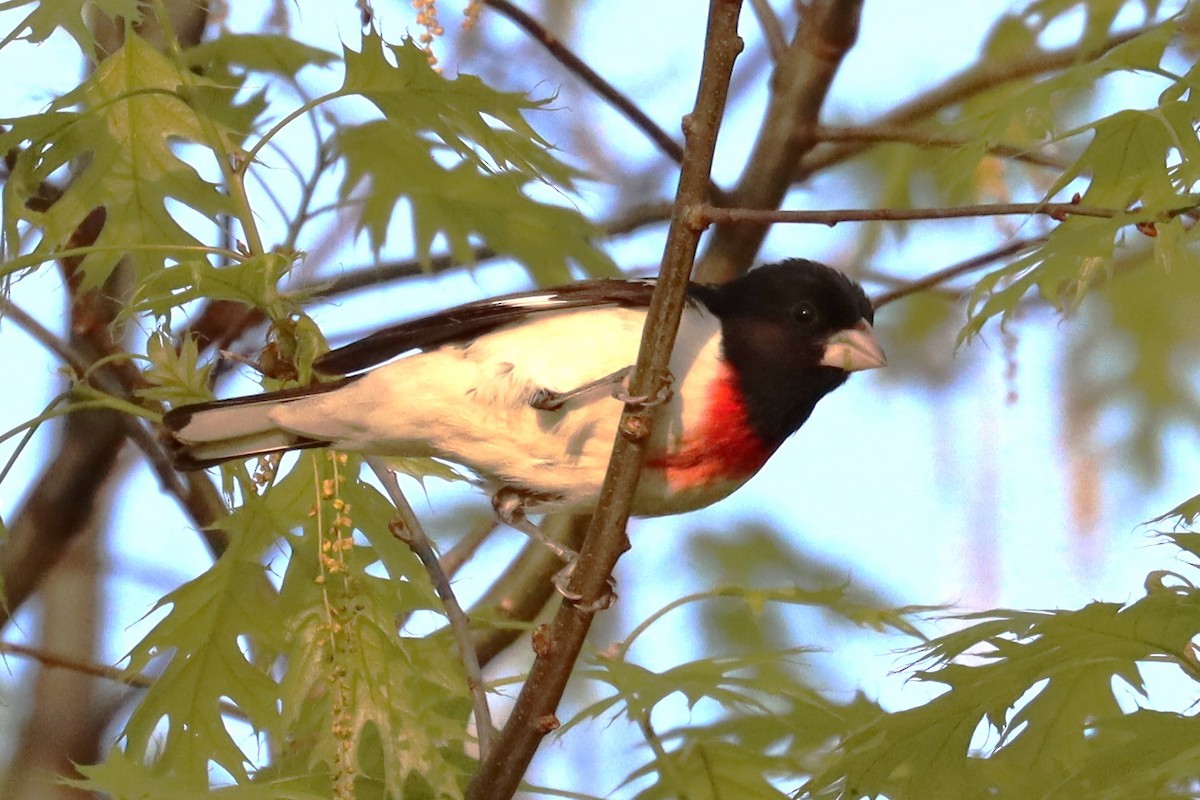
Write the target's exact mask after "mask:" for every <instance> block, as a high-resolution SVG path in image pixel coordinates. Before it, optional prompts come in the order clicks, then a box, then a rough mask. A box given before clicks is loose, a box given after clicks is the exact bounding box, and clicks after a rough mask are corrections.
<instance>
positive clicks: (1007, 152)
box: [817, 125, 1068, 171]
mask: <svg viewBox="0 0 1200 800" xmlns="http://www.w3.org/2000/svg"><path fill="white" fill-rule="evenodd" d="M817 139H818V140H820V141H821V142H856V143H862V144H880V143H893V142H900V143H904V144H912V145H916V146H918V147H944V148H957V147H963V146H965V145H967V144H968V143H969V141H968V140H967V139H966V138H964V137H956V136H947V135H945V134H936V133H933V132H932V131H927V130H921V129H919V128H913V127H911V126H907V125H847V126H833V125H822V126H821V127H820V128H818V129H817ZM987 152H988V153H989V154H991V155H993V156H996V157H998V158H1010V159H1012V160H1014V161H1023V162H1025V163H1026V164H1033V165H1035V166H1038V167H1048V168H1050V169H1057V170H1060V171H1065V170H1066V169H1067V167H1068V164H1067V162H1066V161H1064V160H1063V159H1061V158H1055V157H1054V156H1050V155H1046V154H1045V153H1041V152H1038V150H1037V149H1036V148H1032V149H1031V148H1027V147H1016V146H1014V145H1009V144H993V145H991V146H990V147H988V149H987Z"/></svg>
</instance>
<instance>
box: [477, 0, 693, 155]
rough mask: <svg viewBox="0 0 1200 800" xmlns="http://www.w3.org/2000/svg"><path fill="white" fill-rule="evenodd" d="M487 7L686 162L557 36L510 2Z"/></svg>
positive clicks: (493, 1)
mask: <svg viewBox="0 0 1200 800" xmlns="http://www.w3.org/2000/svg"><path fill="white" fill-rule="evenodd" d="M484 5H487V6H489V7H491V8H493V9H495V10H496V12H497V13H499V14H503V15H504V16H505V17H507V18H508V20H509V21H510V22H512V23H513V24H514V25H516V26H517V27H518V28H521V29H522V30H524V31H525V32H526V33H528V34H529V35H530V36H532V37H533V38H534V39H535V40H536V41H537V42H538V43H539V44H541V45H542V47H545V48H546V50H548V51H549V52H550V55H552V56H554V58H555V60H557V61H558V62H559V63H560V64H562V65H563V66H564V67H566V68H567V69H568V70H570V71H571V72H572V73H573V74H574V75H575V76H576V77H578V78H579V80H581V81H583V82H584V83H585V84H586V85H587V86H588V87H589V88H590V89H591V90H592V91H594V92H595V93H596V94H598V95H600V96H601V97H602V98H604V99H605V100H606V101H608V103H609V105H611V106H612V107H613V108H615V109H616V110H617V111H619V112H620V113H621V114H622V115H623V116H624V117H625V118H626V119H627V120H629V121H630V122H632V123H633V125H634V127H636V128H637V129H638V130H640V131H641V132H642V133H643V134H645V136H646V138H648V139H649V140H650V141H652V142H654V144H655V146H657V147H658V149H659V150H661V151H662V153H663V155H665V156H666V157H667V158H669V159H671V160H672V161H674V162H675V163H676V164H678V163H679V162H681V161H682V160H683V147H682V146H681V145H680V144H679V142H677V141H675V140H674V139H673V138H672V137H671V136H670V134H668V133H667V132H666V131H664V130H663V129H662V128H660V127H659V126H658V125H656V124H655V122H654V120H652V119H650V117H648V116H646V114H645V112H643V111H642V110H641V109H640V108H638V106H637V104H636V103H634V102H633V101H632V100H630V99H629V98H628V97H626V96H625V95H624V94H623V93H622V92H621V91H620V90H618V89H617V88H616V87H615V86H613V85H612V84H611V83H609V82H608V81H606V80H604V78H602V77H601V76H600V74H599V73H598V72H596V71H595V70H594V69H592V68H591V67H589V66H588V65H587V64H586V63H585V62H584V60H583V59H581V58H580V57H579V56H577V55H575V53H573V52H572V51H571V49H570V48H568V47H567V46H566V45H564V44H563V43H562V42H561V41H560V40H559V39H558V38H557V37H556V36H555V35H554V34H552V33H551V32H550V31H548V30H546V28H545V27H543V26H542V24H541V23H540V22H538V21H537V20H536V19H534V18H533V17H531V16H529V14H526V13H525V12H524V11H522V10H521V9H519V8H517V7H516V6H514V5H513V4H512V3H510V2H508V0H484Z"/></svg>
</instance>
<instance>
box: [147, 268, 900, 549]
mask: <svg viewBox="0 0 1200 800" xmlns="http://www.w3.org/2000/svg"><path fill="white" fill-rule="evenodd" d="M654 286H655V280H654V279H602V280H586V281H580V282H576V283H573V284H568V285H565V286H561V287H558V288H551V289H543V290H536V291H528V292H521V293H516V294H509V295H505V296H502V297H496V298H492V299H487V300H481V301H477V302H472V303H467V304H465V305H460V306H457V307H454V308H451V309H448V310H445V311H441V312H438V313H435V314H432V315H430V316H427V317H423V318H421V319H417V320H413V321H408V322H402V323H399V324H397V325H393V326H391V327H387V328H384V329H382V330H379V331H377V332H375V333H373V334H371V335H369V336H367V337H366V338H363V339H360V340H358V341H355V342H353V343H350V344H347V345H345V346H343V347H339V348H337V349H334V350H331V351H329V352H327V353H325V354H324V355H322V356H320V357H319V358H317V359H316V360H315V361H314V362H313V367H314V369H315V370H316V371H317V372H318V373H321V374H322V375H325V376H328V377H330V378H332V379H331V380H325V381H322V382H316V383H312V384H309V385H307V386H301V387H298V388H289V389H282V390H279V391H273V392H266V393H263V394H257V395H250V396H245V397H235V398H231V399H225V400H215V401H210V402H203V403H195V404H190V405H182V406H178V407H176V408H173V409H171V410H170V411H168V412H167V413H166V414H165V415H164V417H163V423H164V426H165V427H166V429H167V430H168V431H169V432H170V434H171V436H172V437H173V458H174V463H175V465H176V466H177V467H178V468H179V469H182V470H196V469H204V468H208V467H211V466H215V465H218V464H222V463H224V462H227V461H236V460H241V459H247V458H251V457H255V456H261V455H264V454H269V453H277V452H281V451H286V450H295V449H302V448H309V447H331V448H335V449H337V450H342V451H355V452H361V453H364V454H369V455H380V456H406V457H420V456H428V457H434V458H438V459H442V460H445V461H449V462H452V463H454V464H456V465H459V466H461V467H464V468H466V469H467V470H468V471H469V472H470V473H471V474H472V475H473V476H474V480H475V482H476V483H477V484H478V485H479V486H481V488H483V489H484V490H485V491H487V492H488V493H489V494H491V496H492V502H493V507H494V508H495V510H496V513H497V515H498V516H499V518H500V519H501V521H503V522H507V523H508V524H510V525H512V526H513V527H517V528H519V529H521V530H523V531H525V532H526V533H532V532H531V531H530V529H529V528H530V525H529V524H528V515H529V514H540V513H547V512H558V511H566V512H586V511H590V510H593V509H594V507H595V505H596V503H597V501H598V499H599V494H600V490H601V485H602V483H603V481H604V476H605V473H606V470H607V465H608V461H609V456H610V455H611V452H612V448H613V443H614V441H615V437H616V433H617V428H618V420H619V418H620V415H621V412H622V409H623V408H624V404H625V403H626V402H630V401H638V400H640V401H647V398H631V397H629V396H628V394H627V391H626V384H627V377H628V375H629V372H630V370H631V365H632V364H634V363H635V361H636V359H637V354H638V347H639V344H640V341H641V335H642V328H643V326H644V324H645V321H646V316H647V313H648V308H649V305H650V298H651V295H652V293H653V291H654ZM873 323H874V309H873V307H872V305H871V302H870V300H869V299H868V297H867V295H866V293H865V292H864V291H863V289H862V287H861V286H860V285H859V284H857V283H856V282H854V281H853V280H851V279H850V278H848V277H846V276H845V275H844V274H842V273H841V272H839V271H837V270H836V269H833V268H832V267H829V266H826V265H824V264H821V263H819V262H816V261H810V260H806V259H800V258H792V259H786V260H783V261H779V262H776V263H773V264H767V265H764V266H760V267H757V268H755V269H752V270H749V271H748V272H746V273H745V274H743V275H741V276H740V277H737V278H735V279H733V280H731V281H729V282H727V283H723V284H705V283H689V284H688V287H687V292H686V303H685V307H684V310H683V313H682V317H681V319H680V324H679V329H678V335H677V337H676V340H675V344H674V348H673V350H672V352H671V357H670V362H669V370H670V374H671V383H670V387H669V388H670V393H669V396H663V397H660V398H658V400H659V401H661V408H659V409H656V413H657V414H658V416H657V417H656V422H655V424H654V426H653V429H652V433H651V435H650V437H649V438H648V439H647V440H646V441H645V450H644V453H645V456H644V461H643V469H642V475H641V479H640V483H639V485H638V488H637V491H636V494H635V496H634V498H633V504H632V509H631V513H632V514H633V515H637V516H663V515H671V514H679V513H683V512H687V511H692V510H695V509H699V508H703V507H705V506H708V505H711V504H712V503H715V502H717V501H718V500H721V499H723V498H724V497H726V496H728V495H729V494H731V493H732V492H733V491H734V490H736V489H737V488H738V487H740V486H742V485H743V484H744V483H745V482H746V481H747V480H749V479H750V478H751V477H752V476H753V475H754V474H755V473H757V472H758V471H759V469H761V468H762V466H763V465H764V464H766V462H767V460H768V459H769V458H770V457H771V456H772V455H773V454H774V453H775V452H776V450H778V449H779V447H780V446H781V445H782V444H783V443H784V441H785V440H786V439H788V438H789V437H790V436H791V435H792V434H794V433H795V432H796V431H797V430H799V429H800V427H801V426H802V425H803V424H804V423H805V422H806V421H807V420H808V419H809V416H810V415H811V414H812V412H813V409H814V408H815V407H816V405H817V403H818V401H820V400H821V398H823V397H824V396H825V395H827V394H829V393H830V392H832V391H834V390H835V389H837V388H838V387H839V386H841V385H842V384H844V383H845V382H846V380H847V378H848V377H849V375H850V373H852V372H857V371H861V370H868V369H874V368H878V367H883V366H885V365H886V363H887V360H886V358H885V356H884V353H883V350H882V348H881V347H880V345H879V343H878V341H877V339H876V337H875V334H874V331H873V328H872V325H873ZM532 535H535V536H536V535H537V534H536V533H532ZM539 538H540V537H539Z"/></svg>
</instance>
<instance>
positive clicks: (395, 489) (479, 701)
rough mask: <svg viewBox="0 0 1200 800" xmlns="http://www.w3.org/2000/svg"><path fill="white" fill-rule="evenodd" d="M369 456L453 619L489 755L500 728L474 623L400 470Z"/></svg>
mask: <svg viewBox="0 0 1200 800" xmlns="http://www.w3.org/2000/svg"><path fill="white" fill-rule="evenodd" d="M365 460H366V462H367V466H369V467H370V468H371V471H372V472H374V473H375V477H377V478H379V482H380V483H381V484H382V485H383V488H384V491H386V492H387V494H388V497H389V498H391V500H392V505H393V506H395V507H396V520H395V523H394V525H393V527H392V534H393V535H394V536H395V537H396V538H397V539H399V540H400V541H402V542H404V543H405V544H407V545H408V546H409V548H411V549H412V551H413V553H414V554H416V556H417V558H418V559H420V561H421V565H422V566H423V567H425V571H426V572H427V573H429V579H430V580H431V581H432V582H433V588H434V591H436V592H437V596H438V598H439V599H440V600H441V601H442V609H443V610H444V611H445V612H446V619H447V621H448V622H449V623H450V630H451V632H452V633H453V634H454V641H455V642H456V643H457V644H458V657H459V658H460V659H462V663H463V669H464V670H465V671H466V674H467V688H468V689H469V690H470V692H471V703H472V705H473V706H474V709H475V730H476V732H477V734H478V740H479V757H480V758H481V759H486V758H487V757H488V754H489V753H490V752H491V749H492V739H493V738H494V737H495V735H496V729H495V727H494V726H493V725H492V714H491V712H490V711H489V710H488V703H487V692H486V687H485V686H484V684H483V672H482V671H480V669H479V658H478V657H477V656H476V655H475V647H474V645H473V644H472V642H471V623H470V621H468V620H467V615H466V614H465V613H463V610H462V606H461V605H459V603H458V598H457V597H455V596H454V588H453V587H452V586H451V585H450V579H449V578H448V577H446V573H445V572H444V571H442V565H441V564H440V563H438V557H437V553H436V552H435V551H434V549H433V542H431V541H429V537H428V536H427V535H426V534H425V529H424V528H422V527H421V521H420V520H418V519H417V515H416V513H415V512H414V511H413V509H412V506H411V505H409V503H408V498H406V497H405V496H404V492H403V491H401V490H400V483H399V481H397V480H396V473H394V472H392V471H391V470H390V469H388V467H387V464H385V463H384V462H383V460H382V459H380V458H377V457H375V456H367V458H366V459H365Z"/></svg>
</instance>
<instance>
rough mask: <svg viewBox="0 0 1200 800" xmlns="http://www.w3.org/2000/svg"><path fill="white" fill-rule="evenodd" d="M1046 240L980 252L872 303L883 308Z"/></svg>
mask: <svg viewBox="0 0 1200 800" xmlns="http://www.w3.org/2000/svg"><path fill="white" fill-rule="evenodd" d="M1045 241H1046V237H1045V236H1033V237H1030V238H1028V239H1017V240H1015V241H1012V242H1009V243H1007V244H1004V245H1001V246H1000V247H997V248H994V249H992V250H989V251H987V252H986V253H980V254H979V255H977V256H972V257H971V258H968V259H966V260H965V261H960V262H958V263H957V264H951V265H950V266H948V267H944V268H942V269H939V270H937V271H936V272H931V273H929V274H928V275H926V276H925V277H923V278H918V279H917V280H915V281H905V282H903V283H902V284H900V285H899V286H896V287H895V288H893V289H889V290H888V291H886V292H883V293H882V294H879V295H876V296H875V297H873V298H871V305H872V306H874V307H875V308H877V309H878V308H883V307H884V306H886V305H887V304H888V303H894V302H895V301H897V300H900V299H901V298H904V297H908V296H909V295H913V294H917V293H918V292H924V291H928V290H929V289H933V288H934V287H937V286H941V285H942V284H944V283H946V282H947V281H951V280H954V279H955V278H957V277H959V276H961V275H967V274H969V273H972V272H974V271H975V270H978V269H983V268H984V267H986V266H988V265H989V264H992V263H995V262H997V261H999V260H1001V259H1004V258H1009V257H1011V256H1015V255H1016V254H1017V253H1020V252H1022V251H1025V250H1028V249H1030V248H1031V247H1036V246H1038V245H1040V244H1042V243H1044V242H1045Z"/></svg>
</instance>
